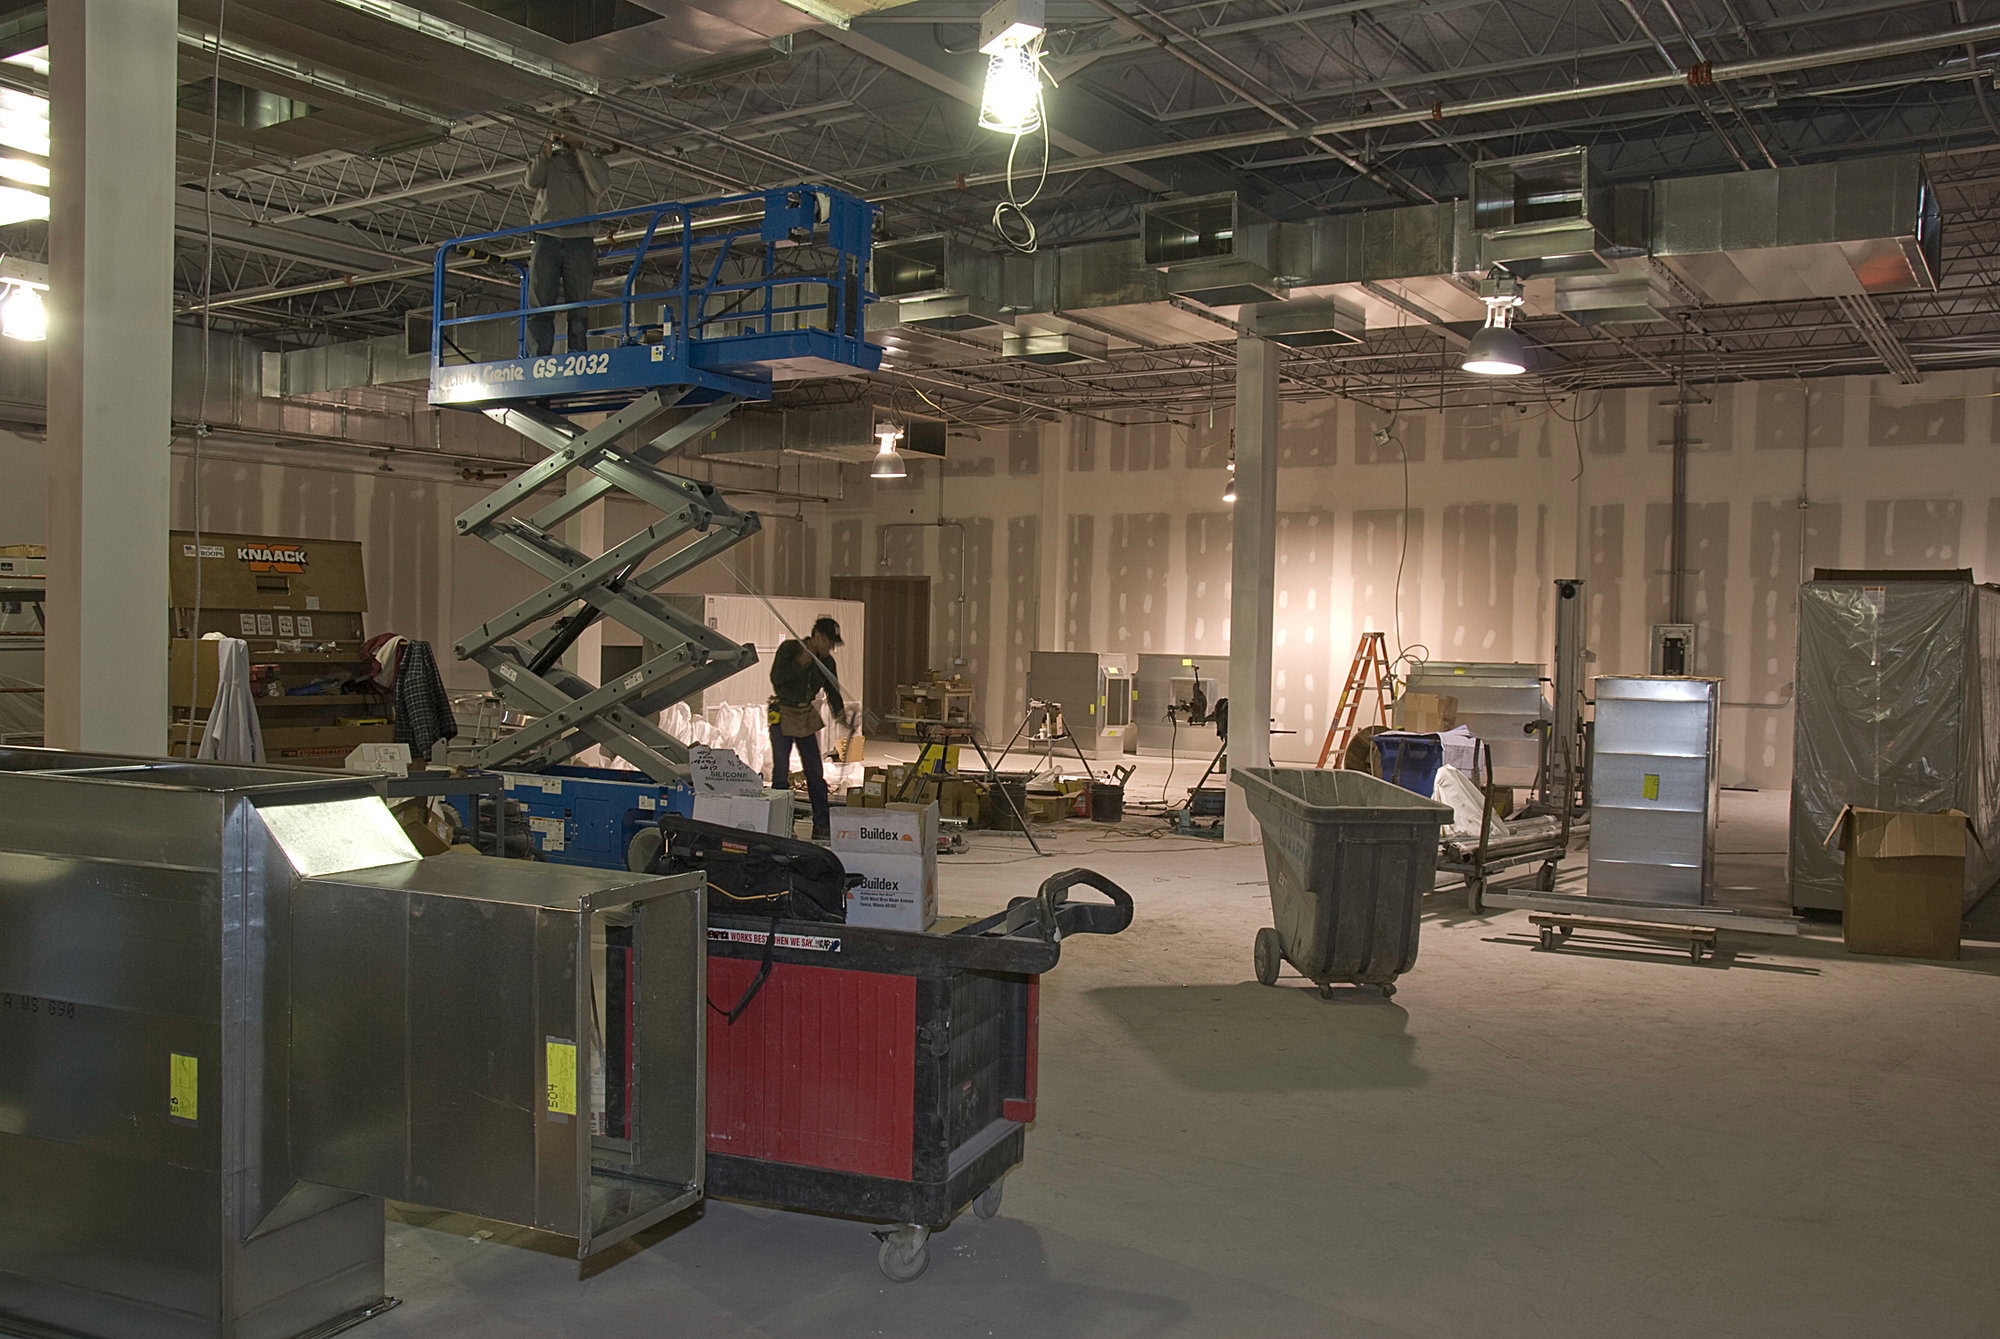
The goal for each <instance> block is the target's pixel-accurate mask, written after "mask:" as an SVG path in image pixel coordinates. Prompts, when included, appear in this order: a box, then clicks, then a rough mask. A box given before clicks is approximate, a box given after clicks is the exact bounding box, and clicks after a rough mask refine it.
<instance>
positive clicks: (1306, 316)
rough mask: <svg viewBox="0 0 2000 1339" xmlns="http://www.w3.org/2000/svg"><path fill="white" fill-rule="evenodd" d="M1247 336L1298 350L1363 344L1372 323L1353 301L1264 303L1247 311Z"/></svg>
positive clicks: (1304, 300)
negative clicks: (1332, 345)
mask: <svg viewBox="0 0 2000 1339" xmlns="http://www.w3.org/2000/svg"><path fill="white" fill-rule="evenodd" d="M1243 333H1244V334H1246V335H1256V336H1258V337H1260V338H1263V339H1268V340H1272V341H1274V342H1276V343H1279V344H1283V345H1285V346H1287V347H1289V348H1294V349H1312V348H1320V347H1323V346H1325V345H1328V344H1359V343H1360V342H1361V341H1362V340H1363V339H1366V338H1367V336H1368V321H1367V318H1366V317H1365V316H1363V315H1362V312H1361V309H1360V308H1359V307H1356V306H1355V305H1354V304H1353V303H1350V302H1340V301H1336V300H1334V299H1331V298H1309V299H1293V300H1292V301H1290V302H1260V303H1257V304H1255V305H1253V306H1248V307H1245V308H1243Z"/></svg>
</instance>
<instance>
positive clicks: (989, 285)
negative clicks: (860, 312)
mask: <svg viewBox="0 0 2000 1339" xmlns="http://www.w3.org/2000/svg"><path fill="white" fill-rule="evenodd" d="M874 272H875V291H876V293H878V294H879V295H880V296H881V297H882V299H883V300H884V301H893V302H896V303H899V304H900V309H899V311H898V313H897V317H896V324H897V325H901V326H908V327H912V328H914V329H919V330H943V331H961V330H977V329H979V328H981V327H983V326H1005V325H1010V324H1012V321H1013V318H1012V317H1011V316H1010V315H1009V314H1008V312H1007V310H1006V268H1005V264H1004V262H1003V260H1002V258H1001V257H999V256H997V255H995V254H994V253H992V252H990V251H982V250H980V249H979V248H977V247H972V246H967V245H966V244H965V243H963V242H961V241H959V240H958V239H956V238H954V237H949V236H946V235H945V234H944V233H930V234H927V235H925V236H922V237H906V238H899V239H898V240H896V241H892V242H877V243H876V244H875V255H874Z"/></svg>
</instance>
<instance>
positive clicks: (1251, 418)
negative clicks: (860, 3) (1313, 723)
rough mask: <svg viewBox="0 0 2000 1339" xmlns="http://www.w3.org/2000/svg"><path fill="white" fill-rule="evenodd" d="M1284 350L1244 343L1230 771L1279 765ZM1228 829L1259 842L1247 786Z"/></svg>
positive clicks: (1237, 837)
mask: <svg viewBox="0 0 2000 1339" xmlns="http://www.w3.org/2000/svg"><path fill="white" fill-rule="evenodd" d="M1280 352H1281V350H1280V348H1279V346H1278V345H1275V344H1272V343H1270V342H1268V341H1266V340H1262V339H1255V338H1252V337H1250V336H1247V335H1246V336H1244V337H1243V338H1241V339H1239V340H1237V341H1236V503H1235V505H1234V507H1233V508H1232V509H1231V518H1230V556H1229V572H1230V587H1229V766H1230V768H1231V770H1234V769H1236V768H1241V767H1269V766H1270V765H1271V726H1270V722H1271V638H1272V634H1273V626H1274V623H1275V619H1276V610H1275V607H1274V604H1273V601H1274V599H1275V598H1276V597H1275V594H1274V592H1275V590H1276V588H1277V567H1278V355H1279V353H1280ZM1223 830H1224V832H1226V833H1227V834H1228V836H1229V839H1230V840H1231V841H1255V840H1256V839H1257V835H1258V828H1257V824H1256V821H1255V820H1254V819H1252V818H1251V817H1250V809H1249V806H1248V805H1247V804H1246V803H1245V802H1244V797H1243V791H1242V788H1241V787H1239V786H1235V785H1232V786H1230V787H1229V796H1228V800H1227V809H1226V810H1225V813H1224V818H1223Z"/></svg>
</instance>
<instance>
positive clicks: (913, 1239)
mask: <svg viewBox="0 0 2000 1339" xmlns="http://www.w3.org/2000/svg"><path fill="white" fill-rule="evenodd" d="M875 1235H876V1236H878V1237H880V1238H881V1239H882V1245H881V1247H880V1248H879V1249H878V1250H877V1251H876V1252H875V1263H876V1264H877V1265H878V1266H880V1268H881V1270H882V1274H883V1277H885V1278H887V1279H888V1280H889V1281H890V1282H891V1283H911V1282H914V1281H915V1280H916V1279H918V1278H920V1277H922V1276H923V1272H924V1271H925V1270H926V1269H929V1268H930V1265H931V1246H930V1237H931V1230H930V1229H929V1228H927V1227H920V1226H918V1225H917V1224H915V1223H905V1224H903V1225H902V1226H901V1227H897V1228H886V1229H884V1230H882V1231H880V1232H877V1233H876V1234H875Z"/></svg>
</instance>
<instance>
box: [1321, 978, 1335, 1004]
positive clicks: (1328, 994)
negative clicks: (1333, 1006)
mask: <svg viewBox="0 0 2000 1339" xmlns="http://www.w3.org/2000/svg"><path fill="white" fill-rule="evenodd" d="M1319 997H1320V998H1321V999H1323V1000H1330V999H1332V998H1333V987H1332V986H1330V985H1328V984H1327V983H1326V982H1324V981H1322V982H1320V983H1319Z"/></svg>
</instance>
